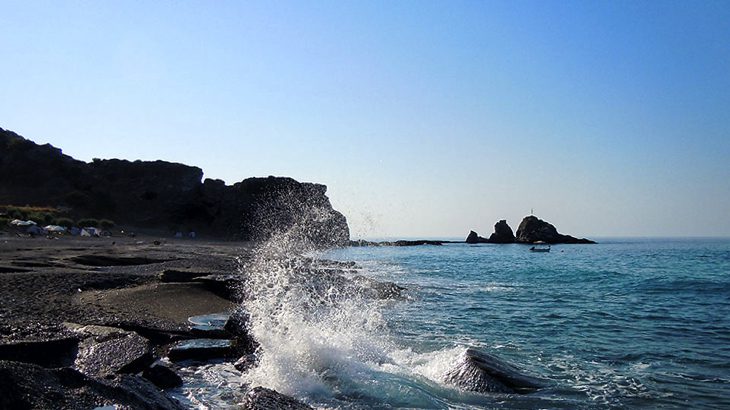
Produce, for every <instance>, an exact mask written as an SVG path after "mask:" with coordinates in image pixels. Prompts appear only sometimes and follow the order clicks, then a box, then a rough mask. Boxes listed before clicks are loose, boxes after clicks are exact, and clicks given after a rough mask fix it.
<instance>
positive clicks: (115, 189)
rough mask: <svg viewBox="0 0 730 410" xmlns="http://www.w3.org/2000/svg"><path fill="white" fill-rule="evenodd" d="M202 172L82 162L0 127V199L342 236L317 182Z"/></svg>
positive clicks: (139, 218) (323, 240)
mask: <svg viewBox="0 0 730 410" xmlns="http://www.w3.org/2000/svg"><path fill="white" fill-rule="evenodd" d="M202 179H203V171H202V170H201V169H200V168H198V167H193V166H188V165H184V164H177V163H171V162H165V161H126V160H120V159H108V160H99V159H94V160H93V161H92V162H91V163H86V162H83V161H79V160H76V159H74V158H72V157H70V156H68V155H64V154H63V152H62V151H61V150H60V149H59V148H55V147H53V146H52V145H50V144H45V145H38V144H36V143H34V142H33V141H30V140H27V139H25V138H23V137H21V136H19V135H17V134H15V133H14V132H11V131H6V130H3V129H2V128H0V204H14V205H38V206H54V207H64V208H66V209H68V212H69V215H70V216H72V217H76V218H78V217H93V218H107V219H112V220H114V221H115V222H117V224H118V225H120V224H121V225H127V226H132V227H136V228H150V229H165V230H170V231H173V232H175V231H182V232H188V231H195V232H197V233H203V234H207V235H210V236H215V237H224V238H231V239H240V240H266V239H268V238H269V237H271V236H272V235H274V234H276V233H277V232H280V231H291V230H292V229H294V230H295V231H296V233H297V234H298V235H300V236H301V239H304V240H307V241H310V242H311V243H313V244H315V245H318V246H320V245H321V246H329V245H346V244H347V242H348V240H349V236H350V235H349V228H348V226H347V221H346V219H345V217H344V216H343V215H342V214H341V213H339V212H337V211H336V210H334V209H333V208H332V205H331V204H330V201H329V198H327V196H326V191H327V187H326V186H324V185H321V184H314V183H302V182H298V181H295V180H294V179H291V178H284V177H273V176H270V177H268V178H249V179H245V180H243V181H241V182H238V183H236V184H234V185H226V184H225V183H224V182H223V181H221V180H213V179H205V180H204V181H203V180H202Z"/></svg>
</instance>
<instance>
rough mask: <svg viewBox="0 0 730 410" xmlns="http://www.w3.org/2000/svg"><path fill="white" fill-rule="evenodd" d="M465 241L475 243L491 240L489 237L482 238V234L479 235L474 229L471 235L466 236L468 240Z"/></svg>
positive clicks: (470, 232)
mask: <svg viewBox="0 0 730 410" xmlns="http://www.w3.org/2000/svg"><path fill="white" fill-rule="evenodd" d="M465 242H466V243H471V244H475V243H488V242H489V240H488V239H487V238H482V237H481V236H479V234H477V233H476V232H474V231H469V235H468V236H467V237H466V241H465Z"/></svg>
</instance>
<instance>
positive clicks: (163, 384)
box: [142, 364, 183, 389]
mask: <svg viewBox="0 0 730 410" xmlns="http://www.w3.org/2000/svg"><path fill="white" fill-rule="evenodd" d="M142 376H143V377H144V378H145V379H147V380H149V381H151V382H152V383H154V385H155V386H157V387H159V388H161V389H171V388H174V387H180V386H182V384H183V380H182V378H181V377H180V376H178V374H177V373H175V371H174V370H172V369H170V368H169V367H167V366H165V365H162V364H155V365H152V366H151V367H148V368H147V369H145V370H144V372H142Z"/></svg>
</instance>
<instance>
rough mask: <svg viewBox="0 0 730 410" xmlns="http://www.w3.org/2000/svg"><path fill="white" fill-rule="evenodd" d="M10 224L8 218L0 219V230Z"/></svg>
mask: <svg viewBox="0 0 730 410" xmlns="http://www.w3.org/2000/svg"><path fill="white" fill-rule="evenodd" d="M9 224H10V218H5V217H4V216H3V217H0V229H2V228H5V227H6V226H8V225H9Z"/></svg>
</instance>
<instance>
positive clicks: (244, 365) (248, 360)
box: [233, 354, 258, 372]
mask: <svg viewBox="0 0 730 410" xmlns="http://www.w3.org/2000/svg"><path fill="white" fill-rule="evenodd" d="M256 363H258V358H257V357H256V355H255V354H247V355H244V356H241V357H240V358H239V359H238V360H236V362H235V363H233V367H235V368H236V370H238V371H239V372H245V371H247V370H248V369H250V368H252V367H254V366H256Z"/></svg>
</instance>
